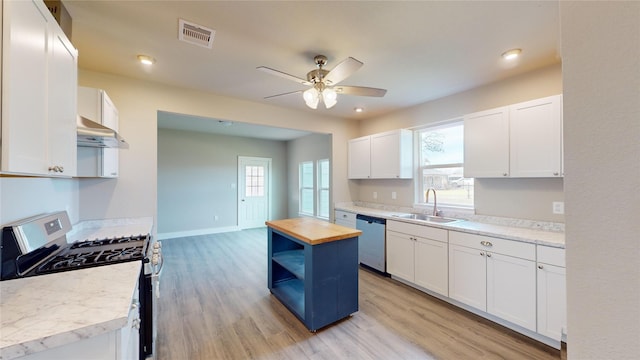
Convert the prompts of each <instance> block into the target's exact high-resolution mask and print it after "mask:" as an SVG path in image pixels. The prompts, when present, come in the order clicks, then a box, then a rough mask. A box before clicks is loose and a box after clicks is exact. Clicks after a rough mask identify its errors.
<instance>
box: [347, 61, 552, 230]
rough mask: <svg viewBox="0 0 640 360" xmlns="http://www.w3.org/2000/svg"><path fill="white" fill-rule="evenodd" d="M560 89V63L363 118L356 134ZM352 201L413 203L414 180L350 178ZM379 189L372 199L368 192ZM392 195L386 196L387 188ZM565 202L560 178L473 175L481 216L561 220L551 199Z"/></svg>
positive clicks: (437, 119) (414, 124)
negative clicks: (479, 177)
mask: <svg viewBox="0 0 640 360" xmlns="http://www.w3.org/2000/svg"><path fill="white" fill-rule="evenodd" d="M560 93H562V69H561V66H560V64H556V65H551V66H547V67H545V68H542V69H539V70H535V71H532V72H529V73H526V74H523V75H520V76H516V77H512V78H509V79H506V80H503V81H499V82H496V83H492V84H488V85H485V86H481V87H479V88H476V89H472V90H468V91H465V92H462V93H459V94H454V95H451V96H447V97H444V98H441V99H438V100H434V101H429V102H427V103H424V104H420V105H416V106H414V107H411V108H408V109H405V110H402V111H398V112H394V113H391V114H388V115H385V116H382V117H379V118H376V119H370V120H366V121H362V122H361V125H360V135H368V134H374V133H378V132H383V131H388V130H393V129H398V128H412V127H417V126H421V125H426V124H429V123H434V122H440V121H444V120H451V119H456V118H461V117H462V116H463V115H465V114H469V113H473V112H477V111H481V110H488V109H492V108H495V107H499V106H504V105H509V104H514V103H518V102H522V101H527V100H532V99H537V98H541V97H545V96H550V95H555V94H560ZM351 183H352V185H350V186H353V188H354V189H355V193H356V194H357V195H356V197H355V198H354V199H357V200H362V201H366V202H378V203H384V204H393V205H398V206H411V205H412V204H413V202H414V191H415V190H414V182H413V180H400V181H398V180H351ZM374 191H375V192H377V193H378V199H377V200H374V199H373V197H372V194H373V192H374ZM392 191H395V192H396V193H397V199H396V200H392V199H391V192H392ZM553 201H564V193H563V186H562V179H476V186H475V205H476V213H477V214H482V215H493V216H504V217H515V218H526V219H534V220H541V221H556V222H563V221H564V216H563V215H557V214H553V212H552V206H551V203H552V202H553Z"/></svg>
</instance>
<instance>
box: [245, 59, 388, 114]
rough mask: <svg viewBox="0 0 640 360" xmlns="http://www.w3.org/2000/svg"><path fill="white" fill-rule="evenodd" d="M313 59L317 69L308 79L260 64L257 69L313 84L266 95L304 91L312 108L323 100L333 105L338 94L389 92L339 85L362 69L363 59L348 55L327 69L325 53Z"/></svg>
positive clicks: (378, 95)
mask: <svg viewBox="0 0 640 360" xmlns="http://www.w3.org/2000/svg"><path fill="white" fill-rule="evenodd" d="M313 60H314V61H315V63H316V67H317V68H316V69H314V70H311V71H309V72H308V73H307V79H306V80H305V79H302V78H299V77H297V76H293V75H289V74H287V73H285V72H282V71H279V70H274V69H271V68H268V67H266V66H258V67H257V68H256V69H258V70H260V71H264V72H266V73H268V74H273V75H276V76H280V77H283V78H285V79H289V80H293V81H295V82H297V83H300V84H303V85H308V86H311V88H309V89H307V90H298V91H291V92H287V93H284V94H277V95H271V96H267V97H265V99H269V98H272V97H276V96H283V95H290V94H296V93H302V97H303V99H304V101H305V103H306V104H307V106H308V107H310V108H312V109H317V108H318V103H319V102H320V101H322V102H323V103H324V106H325V107H326V108H327V109H330V108H331V107H333V106H334V105H335V104H336V103H337V102H338V101H337V97H338V94H346V95H358V96H376V97H382V96H384V95H385V94H386V93H387V90H385V89H376V88H371V87H363V86H346V85H344V86H337V85H338V83H339V82H341V81H342V80H344V79H346V78H347V77H349V76H350V75H351V74H353V73H354V72H355V71H356V70H358V69H360V67H361V66H362V65H364V64H363V63H362V62H361V61H358V60H356V59H354V58H352V57H348V58H346V59H345V60H343V61H342V62H340V63H339V64H338V65H336V66H335V67H334V68H333V69H332V70H325V69H324V66H325V65H326V64H327V57H326V56H324V55H316V56H315V57H314V58H313Z"/></svg>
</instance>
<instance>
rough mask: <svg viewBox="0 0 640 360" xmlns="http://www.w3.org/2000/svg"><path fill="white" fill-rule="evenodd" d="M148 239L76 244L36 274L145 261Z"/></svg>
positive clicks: (132, 238) (124, 239)
mask: <svg viewBox="0 0 640 360" xmlns="http://www.w3.org/2000/svg"><path fill="white" fill-rule="evenodd" d="M148 239H149V238H148V235H138V236H129V237H117V238H107V239H96V240H88V241H82V242H76V243H74V244H72V245H71V246H70V247H69V248H67V249H66V250H65V251H63V252H61V253H59V254H58V255H56V256H54V257H53V258H51V259H50V260H48V261H46V262H45V263H44V264H42V265H40V266H39V267H38V269H37V270H36V273H38V274H48V273H54V272H60V271H66V270H75V269H83V268H88V267H93V266H101V265H109V264H116V263H120V262H125V261H136V260H143V259H144V257H145V254H144V251H145V248H146V244H147V242H148Z"/></svg>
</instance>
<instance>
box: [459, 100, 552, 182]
mask: <svg viewBox="0 0 640 360" xmlns="http://www.w3.org/2000/svg"><path fill="white" fill-rule="evenodd" d="M464 136H465V138H464V155H465V159H464V166H465V168H464V176H465V177H470V178H483V177H484V178H497V177H560V176H562V175H563V174H562V95H555V96H550V97H546V98H542V99H536V100H532V101H526V102H523V103H518V104H514V105H510V106H505V107H500V108H497V109H492V110H487V111H482V112H478V113H474V114H469V115H467V116H465V118H464Z"/></svg>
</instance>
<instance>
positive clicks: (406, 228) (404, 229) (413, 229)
mask: <svg viewBox="0 0 640 360" xmlns="http://www.w3.org/2000/svg"><path fill="white" fill-rule="evenodd" d="M387 230H391V231H397V232H400V233H403V234H409V235H414V236H419V237H423V238H426V239H431V240H437V241H443V242H447V239H448V233H449V231H448V230H444V229H440V228H435V227H431V226H426V225H417V224H409V223H406V222H402V221H393V220H387Z"/></svg>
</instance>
